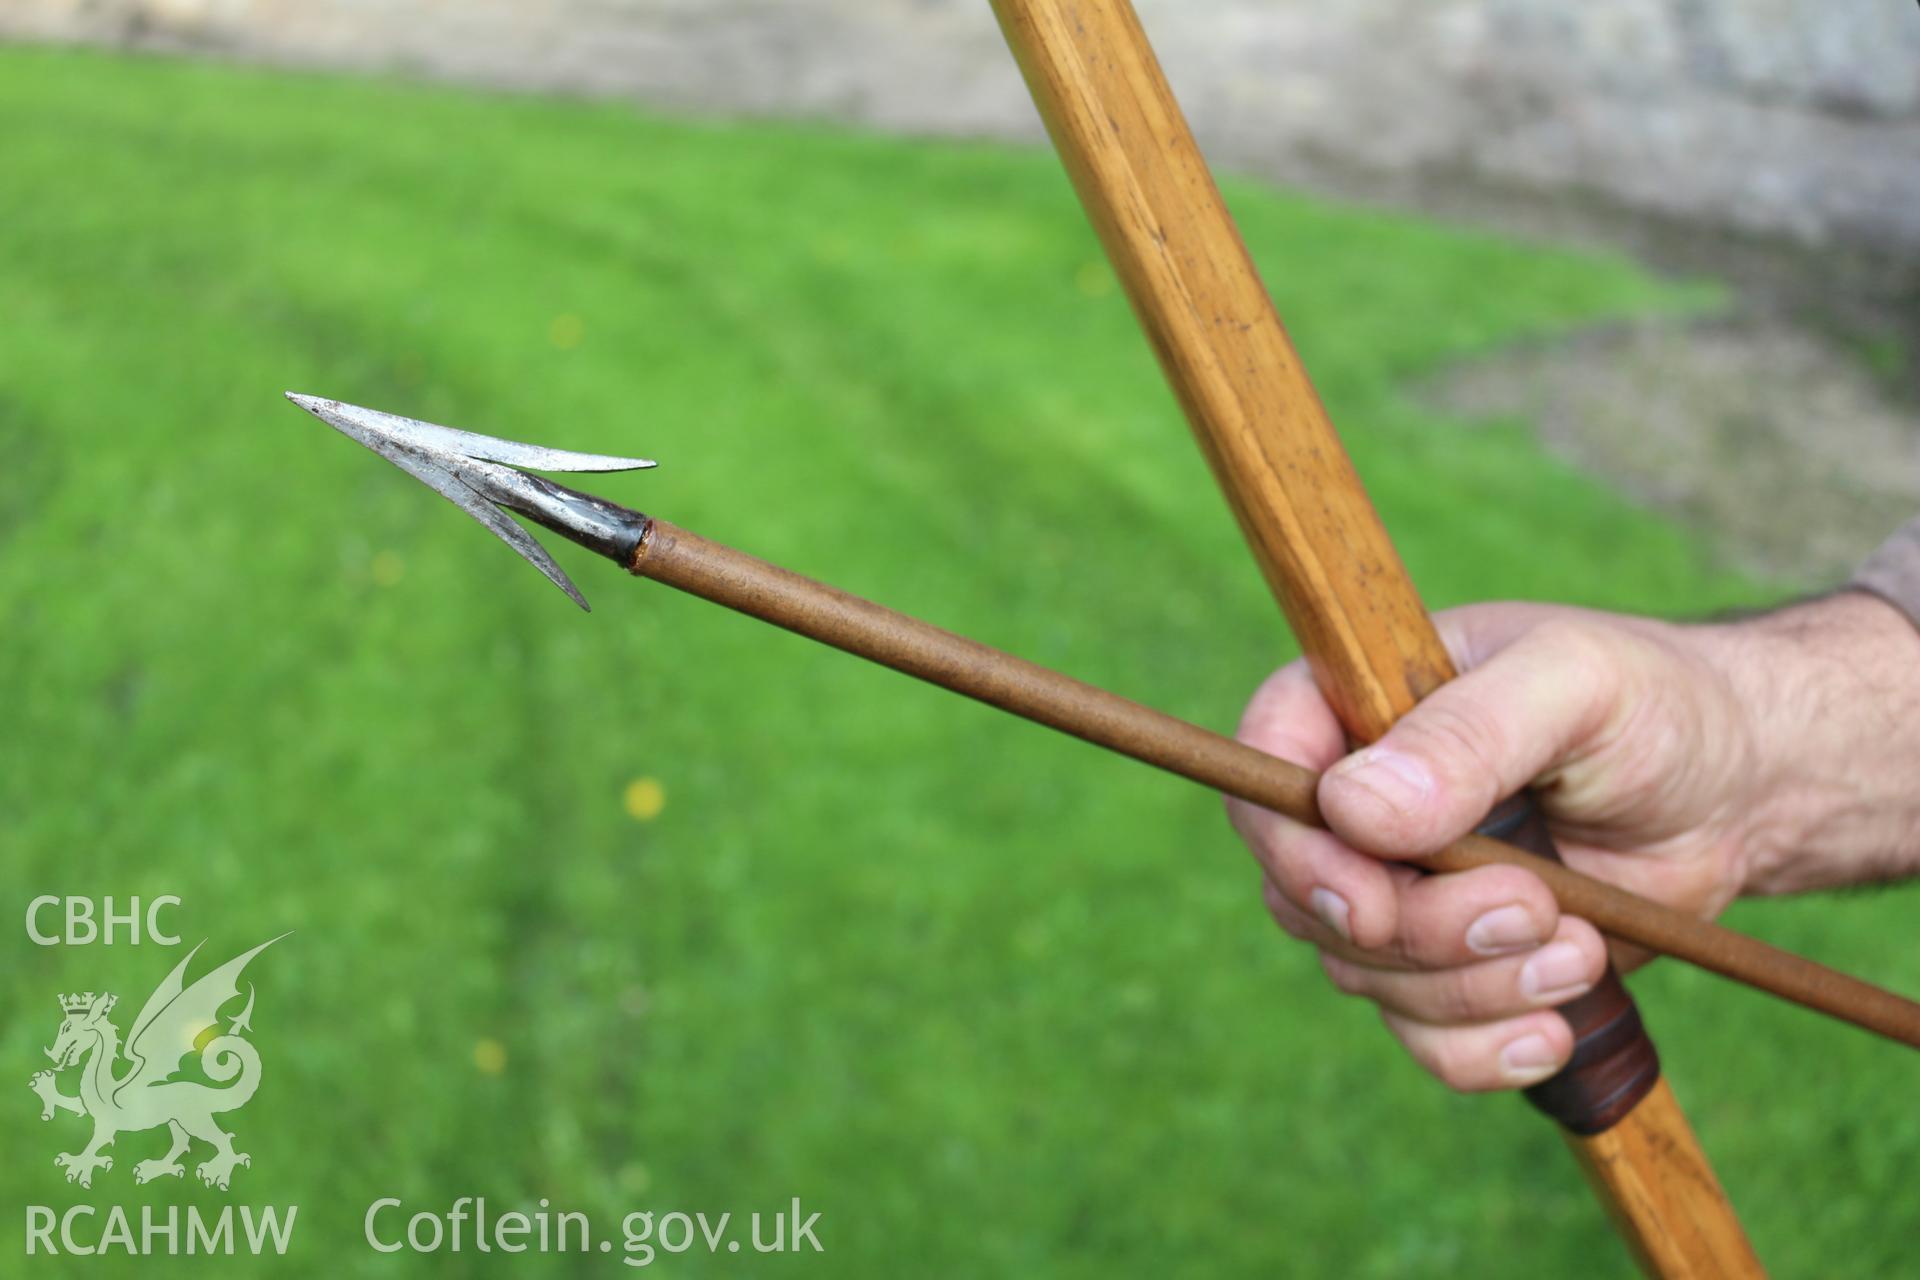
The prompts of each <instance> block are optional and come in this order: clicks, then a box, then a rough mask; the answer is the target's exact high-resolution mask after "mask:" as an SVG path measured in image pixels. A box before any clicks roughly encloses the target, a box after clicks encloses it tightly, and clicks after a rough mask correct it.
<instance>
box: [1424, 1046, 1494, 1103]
mask: <svg viewBox="0 0 1920 1280" xmlns="http://www.w3.org/2000/svg"><path fill="white" fill-rule="evenodd" d="M1424 1054H1425V1059H1424V1061H1425V1066H1426V1068H1427V1070H1428V1071H1429V1072H1431V1073H1432V1074H1433V1076H1434V1077H1435V1078H1436V1079H1438V1080H1439V1081H1440V1082H1441V1083H1442V1084H1444V1085H1446V1086H1447V1087H1448V1088H1449V1089H1456V1090H1459V1091H1460V1092H1462V1093H1471V1092H1474V1091H1476V1090H1478V1089H1480V1088H1482V1087H1484V1086H1483V1081H1484V1079H1485V1072H1483V1071H1482V1070H1481V1064H1480V1062H1479V1061H1478V1060H1477V1057H1476V1055H1475V1053H1474V1049H1473V1045H1472V1043H1471V1041H1470V1038H1469V1037H1467V1036H1465V1035H1461V1034H1454V1033H1449V1032H1445V1031H1442V1032H1439V1033H1437V1034H1435V1035H1433V1036H1431V1037H1429V1038H1428V1040H1427V1043H1426V1046H1425V1049H1424Z"/></svg>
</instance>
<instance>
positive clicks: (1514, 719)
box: [1318, 619, 1630, 857]
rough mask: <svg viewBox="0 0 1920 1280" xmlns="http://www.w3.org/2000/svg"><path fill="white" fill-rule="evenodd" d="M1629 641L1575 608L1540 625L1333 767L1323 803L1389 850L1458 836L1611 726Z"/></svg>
mask: <svg viewBox="0 0 1920 1280" xmlns="http://www.w3.org/2000/svg"><path fill="white" fill-rule="evenodd" d="M1626 643H1630V640H1629V638H1628V637H1626V636H1624V635H1623V634H1621V633H1620V632H1618V631H1613V630H1608V629H1603V628H1598V627H1594V626H1592V625H1591V624H1588V623H1584V622H1581V621H1577V620H1573V619H1554V620H1552V621H1548V622H1544V623H1541V624H1540V625H1538V626H1536V627H1534V628H1532V629H1531V630H1529V631H1527V632H1525V633H1524V634H1523V635H1521V636H1520V638H1519V639H1517V640H1515V641H1514V642H1513V643H1512V644H1511V645H1509V646H1508V647H1506V648H1505V649H1502V650H1500V651H1499V652H1498V653H1496V654H1494V655H1493V656H1492V657H1491V658H1489V659H1488V660H1487V661H1486V663H1485V664H1484V665H1482V666H1479V667H1476V668H1475V669H1473V670H1472V671H1469V672H1467V673H1466V674H1465V675H1462V676H1460V677H1459V678H1457V679H1455V680H1452V681H1449V682H1448V683H1447V684H1444V685H1442V686H1441V687H1440V688H1439V689H1437V690H1435V691H1434V692H1433V693H1432V694H1430V695H1428V696H1427V698H1426V699H1424V700H1423V701H1422V702H1421V703H1420V704H1419V705H1418V706H1416V707H1415V708H1414V709H1413V710H1412V711H1410V712H1408V713H1407V714H1406V715H1405V716H1404V717H1403V718H1402V719H1401V720H1400V721H1399V723H1397V724H1395V725H1394V726H1393V728H1392V729H1390V730H1388V731H1387V733H1386V735H1385V736H1384V737H1382V738H1381V739H1380V740H1379V741H1378V742H1376V743H1374V744H1373V745H1372V746H1370V747H1367V748H1365V749H1363V750H1361V751H1357V752H1355V753H1354V754H1352V755H1350V756H1348V757H1346V758H1345V759H1343V760H1341V761H1340V762H1339V763H1338V764H1335V765H1334V766H1333V767H1332V768H1331V769H1329V770H1327V772H1326V774H1325V776H1324V777H1322V778H1321V780H1320V789H1319V797H1318V798H1319V803H1320V811H1321V814H1322V815H1323V816H1324V817H1325V818H1326V820H1327V823H1328V825H1329V826H1331V827H1332V828H1333V829H1334V831H1335V832H1337V833H1338V834H1339V835H1340V836H1341V837H1342V838H1343V839H1345V840H1346V841H1347V842H1348V843H1349V844H1352V845H1354V846H1355V847H1357V848H1360V849H1363V850H1366V851H1368V852H1370V853H1377V854H1382V855H1386V856H1389V857H1417V856H1420V855H1422V854H1428V853H1433V852H1435V851H1436V850H1438V849H1440V848H1442V847H1443V846H1445V845H1447V844H1449V843H1451V842H1452V841H1454V840H1457V839H1458V838H1460V837H1461V836H1463V835H1465V834H1466V833H1467V832H1469V831H1471V830H1472V829H1473V827H1474V826H1475V825H1476V824H1477V823H1479V822H1480V820H1481V819H1482V818H1484V817H1485V816H1486V814H1487V811H1488V810H1489V809H1491V808H1492V807H1493V806H1494V805H1495V804H1496V803H1498V802H1499V801H1500V800H1501V799H1503V798H1505V797H1506V796H1509V795H1511V794H1513V793H1514V792H1516V791H1518V790H1520V789H1521V788H1522V787H1524V786H1526V785H1527V784H1528V783H1529V782H1532V781H1533V780H1534V779H1535V778H1537V777H1539V776H1540V775H1541V774H1543V773H1545V772H1546V771H1548V770H1549V769H1551V768H1553V767H1555V766H1556V765H1559V764H1562V763H1564V762H1565V761H1566V760H1567V759H1568V758H1569V757H1570V756H1571V755H1573V754H1574V753H1575V752H1576V751H1577V750H1578V748H1579V747H1580V746H1581V745H1582V744H1583V743H1586V742H1588V741H1591V740H1593V739H1594V738H1595V737H1596V736H1597V735H1599V734H1600V733H1601V731H1602V730H1603V729H1604V728H1605V727H1606V726H1607V725H1608V723H1609V722H1610V721H1611V720H1612V718H1613V716H1614V713H1615V711H1616V709H1617V708H1618V707H1619V706H1620V705H1621V691H1622V689H1623V687H1624V686H1625V684H1626V679H1625V675H1624V672H1625V670H1626V667H1627V659H1626V658H1625V656H1624V655H1623V654H1622V653H1621V651H1620V647H1621V646H1622V645H1623V644H1626Z"/></svg>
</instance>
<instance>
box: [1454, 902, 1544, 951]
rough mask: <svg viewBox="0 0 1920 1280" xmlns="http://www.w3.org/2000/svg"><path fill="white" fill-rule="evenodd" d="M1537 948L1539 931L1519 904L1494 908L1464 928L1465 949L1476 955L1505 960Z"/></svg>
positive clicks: (1531, 918)
mask: <svg viewBox="0 0 1920 1280" xmlns="http://www.w3.org/2000/svg"><path fill="white" fill-rule="evenodd" d="M1539 945H1540V931H1539V930H1538V929H1536V928H1534V927H1533V917H1532V916H1530V915H1528V914H1527V909H1526V908H1525V907H1523V906H1520V905H1519V904H1518V903H1510V904H1509V905H1507V906H1504V907H1495V908H1494V909H1493V910H1491V911H1489V912H1487V913H1486V914H1485V915H1483V916H1481V917H1480V918H1479V919H1478V920H1475V921H1474V922H1473V923H1472V924H1470V925H1468V926H1467V949H1468V950H1469V951H1472V952H1473V953H1474V954H1475V955H1481V956H1504V955H1507V954H1509V953H1510V952H1514V951H1525V950H1526V949H1527V948H1528V947H1537V946H1539Z"/></svg>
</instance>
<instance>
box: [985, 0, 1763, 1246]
mask: <svg viewBox="0 0 1920 1280" xmlns="http://www.w3.org/2000/svg"><path fill="white" fill-rule="evenodd" d="M993 7H994V10H995V12H996V13H997V15H998V17H999V19H1000V25H1001V28H1002V30H1003V31H1004V32H1005V34H1006V37H1007V42H1008V44H1009V45H1010V46H1011V48H1012V50H1013V53H1014V56H1015V58H1016V60H1017V61H1018V62H1019V64H1020V68H1021V71H1022V72H1023V73H1024V75H1025V76H1026V80H1027V85H1028V88H1029V89H1030V90H1031V91H1032V93H1033V97H1034V101H1035V103H1036V104H1037V105H1038V106H1039V108H1040V114H1041V116H1042V118H1043V119H1044V120H1045V121H1046V124H1047V128H1048V131H1049V132H1050V133H1051V135H1052V137H1053V141H1054V146H1055V148H1056V149H1057V150H1058V151H1059V153H1060V156H1061V158H1062V160H1063V161H1064V162H1065V164H1066V167H1067V171H1068V173H1069V175H1070V176H1071V177H1072V179H1073V183H1074V186H1075V187H1076V188H1077V189H1078V191H1079V193H1080V199H1081V202H1082V204H1083V205H1084V206H1085V207H1086V210H1087V212H1088V215H1089V216H1090V218H1091V219H1092V221H1093V224H1094V227H1095V229H1096V230H1097V231H1098V233H1099V235H1100V238H1101V240H1102V242H1103V243H1104V244H1105V246H1106V250H1107V254H1108V256H1109V258H1110V259H1111V260H1112V262H1113V265H1114V267H1115V269H1116V271H1117V272H1118V274H1119V276H1120V279H1121V282H1122V284H1123V285H1124V287H1125V289H1126V291H1127V296H1128V298H1129V299H1130V300H1131V301H1132V304H1133V307H1134V310H1135V312H1136V314H1137V315H1138V317H1139V319H1140V323H1141V325H1142V326H1143V327H1144V329H1145V330H1146V333H1147V336H1148V339H1149V340H1150V341H1151V343H1152V345H1153V348H1154V351H1155V352H1156V353H1157V355H1158V356H1159V358H1160V362H1161V365H1162V367H1163V368H1164V370H1165V372H1166V375H1167V378H1168V380H1169V382H1170V383H1171V384H1172V386H1173V389H1174V392H1175V394H1176V395H1177V396H1178V397H1179V399H1180V402H1181V405H1182V406H1183V407H1184V409H1185V410H1186V414H1187V418H1188V420H1189V422H1190V423H1191V425H1192V427H1193V429H1194V434H1195V436H1196V437H1197V438H1198V440H1199V442H1200V445H1201V447H1202V449H1203V450H1204V451H1205V453H1206V456H1207V459H1208V462H1209V463H1210V464H1211V466H1212V468H1213V471H1214V474H1215V476H1216V478H1217V479H1218V480H1219V482H1220V485H1221V488H1222V489H1223V490H1224V491H1225V493H1226V495H1227V498H1228V501H1229V502H1230V504H1231V505H1232V507H1233V510H1234V514H1235V516H1236V517H1237V518H1238V520H1239V522H1240V527H1241V529H1242V531H1243V532H1244V533H1245V534H1246V537H1247V540H1248V542H1249V543H1250V544H1251V546H1252V548H1253V551H1254V554H1255V557H1256V559H1257V560H1258V561H1259V563H1260V566H1261V569H1262V570H1263V571H1264V572H1265V574H1266V577H1267V581H1268V583H1269V584H1270V585H1271V586H1272V588H1273V590H1274V593H1275V595H1276V596H1278V597H1279V599H1280V602H1281V605H1282V607H1283V608H1284V609H1285V611H1286V614H1287V617H1288V619H1289V621H1290V622H1291V624H1292V627H1293V630H1294V633H1295V635H1296V637H1297V638H1298V639H1299V641H1300V644H1301V647H1302V649H1303V650H1304V651H1305V653H1306V656H1307V660H1308V663H1309V665H1310V666H1311V667H1312V669H1313V673H1314V676H1315V679H1316V681H1317V682H1318V684H1319V686H1320V688H1321V690H1322V692H1323V693H1324V694H1325V696H1326V697H1327V699H1328V701H1329V702H1330V703H1331V704H1332V706H1333V708H1334V710H1335V712H1336V713H1337V714H1338V715H1339V717H1340V719H1341V721H1342V723H1343V724H1345V726H1346V728H1347V731H1348V733H1349V734H1350V735H1351V736H1352V737H1353V738H1354V739H1355V740H1356V741H1371V740H1372V739H1374V738H1377V737H1378V736H1380V735H1381V734H1382V733H1384V732H1385V731H1386V729H1387V728H1388V726H1390V725H1391V724H1392V723H1393V722H1394V720H1396V719H1397V718H1398V717H1400V716H1401V715H1404V714H1405V713H1406V712H1407V711H1408V710H1409V709H1410V708H1412V706H1413V705H1414V704H1415V703H1416V702H1417V701H1419V699H1420V698H1421V697H1423V696H1424V695H1426V694H1427V693H1430V692H1431V691H1432V690H1434V689H1435V688H1437V687H1439V685H1441V684H1442V683H1444V682H1445V681H1447V680H1448V679H1450V678H1452V676H1453V667H1452V663H1451V661H1450V659H1449V657H1448V655H1447V652H1446V649H1445V647H1444V646H1443V645H1442V644H1441V642H1440V638H1439V635H1438V633H1437V632H1436V631H1435V630H1434V628H1433V624H1432V622H1431V620H1430V619H1429V618H1428V616H1427V614H1426V611H1425V608H1424V607H1423V606H1422V604H1421V602H1420V598H1419V595H1418V594H1417V592H1416V591H1415V590H1414V587H1413V584H1412V581H1411V580H1410V579H1409V577H1408V576H1407V573H1406V570H1405V568H1404V566H1403V565H1402V563H1401V561H1400V558H1399V556H1398V554H1397V553H1396V552H1395V550H1394V548H1393V544H1392V542H1391V541H1390V540H1389V539H1388V537H1387V534H1386V530H1385V528H1384V527H1383V526H1382V525H1381V523H1380V519H1379V516H1378V515H1377V513H1376V512H1375V511H1374V509H1373V506H1372V504H1371V502H1370V501H1369V500H1368V498H1367V496H1366V493H1365V490H1364V489H1363V488H1362V486H1361V484H1360V481H1359V477H1358V476H1357V475H1356V474H1355V472H1354V469H1353V464H1352V462H1351V461H1350V460H1349V458H1348V457H1347V454H1346V450H1345V449H1344V448H1343V447H1342V445H1341V443H1340V440H1339V438H1338V436H1337V435H1336V434H1335V432H1334V430H1333V427H1332V424H1331V423H1330V422H1329V420H1328V418H1327V414H1326V410H1325V408H1324V407H1323V406H1322V404H1321V402H1320V399H1319V396H1318V395H1317V394H1316V393H1315V391H1314V389H1313V386H1312V384H1311V383H1310V382H1309V380H1308V378H1307V375H1306V371H1305V370H1304V369H1303V368H1302V366H1301V363H1300V359H1299V356H1298V355H1297V354H1296V352H1295V351H1294V349H1293V345H1292V343H1291V341H1290V340H1289V339H1288V337H1287V334H1286V331H1285V329H1284V328H1283V327H1282V325H1281V323H1280V318H1279V316H1278V314H1277V313H1276V312H1275V310H1274V307H1273V303H1272V301H1271V299H1270V298H1269V296H1268V294H1267V291H1266V288H1265V286H1264V285H1263V284H1262V283H1261V281H1260V278H1259V275H1258V273H1257V272H1256V271H1255V269H1254V266H1253V262H1252V260H1251V258H1250V257H1249V256H1248V254H1247V251H1246V247H1245V245H1244V244H1243V242H1242V241H1241V239H1240V235H1239V232H1238V230H1237V229H1236V228H1235V226H1234V223H1233V219H1232V217H1231V216H1230V215H1229V213H1228V212H1227V208H1226V204H1225V202H1224V201H1223V200H1222V199H1221V196H1220V193H1219V190H1218V188H1217V187H1216V185H1215V183H1214V181H1213V177H1212V175H1211V173H1210V172H1209V170H1208V168H1207V165H1206V161H1205V159H1204V158H1203V157H1202V156H1201V154H1200V151H1199V148H1198V147H1197V146H1196V145H1195V143H1194V140H1193V136H1192V133H1191V132H1190V131H1189V129H1188V127H1187V124H1186V121H1185V118H1184V116H1183V115H1182V113H1181V111H1180V107H1179V104H1178V103H1177V102H1176V101H1175V99H1174V97H1173V93H1172V90H1171V89H1170V88H1169V87H1168V85H1167V82H1166V78H1165V76H1164V75H1163V73H1162V72H1161V70H1160V67H1159V63H1158V61H1157V60H1156V58H1155V57H1154V54H1153V50H1152V48H1151V46H1150V45H1149V43H1148V41H1147V38H1146V35H1145V33H1144V32H1143V31H1142V30H1141V27H1140V24H1139V20H1138V18H1137V17H1136V16H1135V15H1134V12H1133V9H1132V6H1131V5H1130V4H1128V3H1127V2H1126V0H993ZM1614 990H1615V991H1616V992H1618V989H1617V987H1616V988H1615V989H1614ZM1617 999H1618V1001H1620V1002H1624V1001H1625V996H1624V992H1618V996H1617ZM1623 1007H1624V1008H1625V1010H1626V1013H1627V1014H1629V1015H1630V1014H1631V1006H1630V1004H1625V1005H1624V1006H1623ZM1616 1012H1617V1010H1616ZM1569 1020H1570V1021H1574V1022H1575V1026H1576V1035H1579V1034H1580V1025H1579V1021H1578V1020H1577V1019H1576V1018H1575V1017H1574V1016H1573V1015H1572V1012H1571V1011H1570V1018H1569ZM1635 1031H1636V1034H1637V1028H1635ZM1638 1043H1639V1044H1641V1045H1644V1046H1645V1047H1646V1050H1647V1057H1648V1058H1651V1046H1650V1043H1648V1042H1646V1041H1645V1040H1644V1037H1641V1038H1640V1039H1639V1040H1638ZM1653 1069H1654V1070H1657V1066H1656V1067H1654V1068H1653ZM1639 1079H1640V1084H1639V1088H1638V1089H1636V1091H1635V1092H1636V1093H1638V1094H1639V1097H1638V1102H1637V1104H1634V1103H1632V1102H1631V1099H1629V1100H1628V1101H1629V1104H1630V1105H1631V1110H1629V1111H1626V1112H1625V1114H1624V1116H1619V1117H1616V1116H1615V1115H1613V1114H1611V1113H1609V1114H1608V1115H1607V1116H1606V1120H1607V1122H1608V1124H1609V1126H1610V1127H1608V1128H1606V1129H1605V1131H1604V1132H1600V1133H1597V1134H1591V1135H1585V1136H1581V1135H1578V1134H1572V1133H1570V1135H1569V1141H1570V1142H1571V1143H1572V1145H1573V1148H1574V1150H1575V1151H1576V1152H1577V1153H1578V1154H1579V1155H1580V1157H1581V1160H1582V1163H1583V1165H1584V1166H1585V1168H1586V1170H1587V1172H1588V1174H1589V1177H1590V1179H1591V1180H1592V1182H1593V1185H1594V1187H1595V1189H1596V1191H1597V1193H1598V1194H1599V1195H1600V1197H1601V1199H1602V1200H1603V1202H1605V1204H1606V1206H1607V1208H1608V1210H1609V1212H1610V1213H1611V1214H1612V1215H1613V1217H1614V1219H1615V1221H1616V1222H1617V1223H1618V1224H1619V1225H1620V1227H1621V1229H1622V1231H1623V1233H1624V1234H1625V1235H1626V1237H1627V1239H1628V1241H1629V1243H1630V1244H1631V1246H1632V1247H1633V1249H1634V1251H1635V1253H1636V1255H1637V1256H1638V1257H1639V1259H1640V1261H1641V1262H1642V1264H1643V1266H1645V1267H1646V1268H1647V1269H1648V1270H1649V1271H1651V1272H1652V1273H1653V1274H1655V1275H1659V1276H1709V1275H1711V1276H1748V1275H1758V1274H1760V1266H1759V1263H1758V1261H1757V1260H1756V1259H1755V1257H1754V1255H1753V1252H1752V1249H1751V1247H1750V1246H1749V1245H1748V1244H1747V1241H1746V1238H1745V1235H1744V1233H1743V1232H1742V1231H1741V1229H1740V1225H1739V1221H1738V1219H1737V1218H1736V1217H1735V1216H1734V1213H1733V1210H1732V1207H1731V1206H1730V1205H1729V1204H1728V1202H1727V1200H1726V1197H1725V1194H1724V1193H1723V1192H1722V1190H1721V1188H1720V1186H1719V1184H1718V1182H1717V1181H1716V1180H1715V1179H1714V1177H1713V1174H1712V1171H1711V1168H1710V1166H1709V1165H1708V1163H1707V1161H1706V1158H1705V1156H1704V1155H1703V1154H1702V1153H1701V1152H1700V1150H1699V1147H1698V1143H1697V1142H1696V1140H1695V1138H1694V1136H1693V1134H1692V1132H1691V1131H1690V1130H1689V1129H1688V1127H1687V1125H1686V1122H1685V1119H1684V1117H1683V1116H1682V1115H1681V1113H1680V1110H1679V1108H1678V1107H1677V1106H1676V1105H1674V1103H1673V1099H1672V1095H1671V1094H1670V1093H1669V1092H1668V1091H1667V1090H1666V1089H1665V1087H1664V1086H1663V1085H1661V1084H1659V1083H1658V1082H1657V1079H1655V1077H1653V1076H1651V1075H1649V1074H1647V1073H1646V1072H1644V1071H1643V1072H1641V1074H1640V1077H1639ZM1648 1082H1652V1087H1651V1090H1650V1091H1647V1092H1641V1090H1645V1089H1646V1088H1647V1085H1648Z"/></svg>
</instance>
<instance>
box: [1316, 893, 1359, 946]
mask: <svg viewBox="0 0 1920 1280" xmlns="http://www.w3.org/2000/svg"><path fill="white" fill-rule="evenodd" d="M1307 904H1308V905H1309V906H1311V907H1312V908H1313V914H1315V915H1316V916H1319V917H1320V923H1321V924H1324V925H1325V926H1327V928H1329V929H1331V930H1333V931H1334V932H1335V933H1337V934H1339V935H1340V936H1341V937H1342V938H1345V939H1346V940H1347V941H1348V942H1352V941H1353V926H1352V925H1351V924H1350V923H1348V921H1349V918H1350V917H1351V916H1352V915H1353V909H1352V908H1351V907H1349V906H1347V900H1346V899H1345V898H1343V897H1341V896H1340V895H1339V894H1337V893H1335V892H1334V891H1333V890H1331V889H1315V890H1314V891H1313V892H1312V893H1310V894H1308V895H1307Z"/></svg>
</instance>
